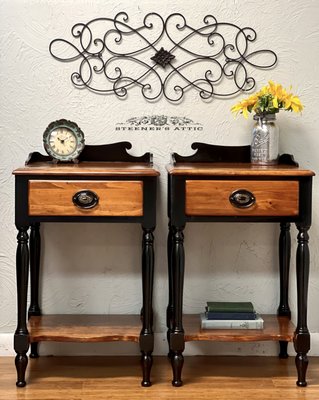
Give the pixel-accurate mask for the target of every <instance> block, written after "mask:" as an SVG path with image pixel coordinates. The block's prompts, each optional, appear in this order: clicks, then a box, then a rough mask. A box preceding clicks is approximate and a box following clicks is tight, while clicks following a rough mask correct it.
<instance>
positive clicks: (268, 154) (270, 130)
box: [250, 114, 279, 165]
mask: <svg viewBox="0 0 319 400" xmlns="http://www.w3.org/2000/svg"><path fill="white" fill-rule="evenodd" d="M254 120H255V121H256V122H255V125H254V128H253V139H252V143H251V149H250V159H251V162H252V164H260V165H271V164H277V163H278V156H279V150H278V149H279V128H278V126H277V124H276V115H275V114H265V115H255V116H254Z"/></svg>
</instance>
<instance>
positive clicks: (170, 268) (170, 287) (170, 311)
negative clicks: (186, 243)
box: [166, 223, 174, 358]
mask: <svg viewBox="0 0 319 400" xmlns="http://www.w3.org/2000/svg"><path fill="white" fill-rule="evenodd" d="M172 250H173V230H172V226H171V224H170V223H169V225H168V237H167V263H168V305H167V310H166V326H167V342H168V348H169V352H168V357H169V358H170V357H171V356H172V350H171V345H170V337H171V332H172V328H173V315H174V307H173V261H172Z"/></svg>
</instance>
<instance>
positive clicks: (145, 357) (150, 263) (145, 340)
mask: <svg viewBox="0 0 319 400" xmlns="http://www.w3.org/2000/svg"><path fill="white" fill-rule="evenodd" d="M153 230H154V229H146V228H144V227H143V249H142V280H143V308H142V313H143V317H142V323H143V327H142V330H141V334H140V348H141V353H142V369H143V380H142V382H141V384H142V386H151V380H150V375H151V367H152V363H153V360H152V352H153V348H154V334H153V307H152V297H153V296H152V295H153V280H154V247H153V242H154V236H153Z"/></svg>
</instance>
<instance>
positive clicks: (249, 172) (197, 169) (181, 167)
mask: <svg viewBox="0 0 319 400" xmlns="http://www.w3.org/2000/svg"><path fill="white" fill-rule="evenodd" d="M166 169H167V171H168V172H169V173H170V174H172V175H197V176H198V175H209V176H256V177H258V176H273V177H280V176H282V177H284V176H313V175H315V173H314V172H313V171H310V170H307V169H302V168H298V167H295V166H291V165H270V166H265V165H252V164H247V163H178V164H176V165H172V164H169V165H168V166H167V167H166Z"/></svg>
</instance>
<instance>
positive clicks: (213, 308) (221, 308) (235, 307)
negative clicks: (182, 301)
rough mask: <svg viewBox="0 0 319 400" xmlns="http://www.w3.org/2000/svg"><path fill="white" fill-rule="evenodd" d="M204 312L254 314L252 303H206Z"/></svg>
mask: <svg viewBox="0 0 319 400" xmlns="http://www.w3.org/2000/svg"><path fill="white" fill-rule="evenodd" d="M206 311H210V312H254V311H255V310H254V306H253V305H252V303H249V302H247V303H227V302H225V303H218V302H216V303H213V302H207V306H206Z"/></svg>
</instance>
